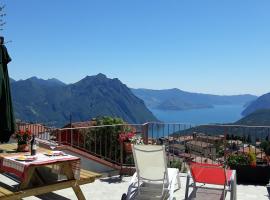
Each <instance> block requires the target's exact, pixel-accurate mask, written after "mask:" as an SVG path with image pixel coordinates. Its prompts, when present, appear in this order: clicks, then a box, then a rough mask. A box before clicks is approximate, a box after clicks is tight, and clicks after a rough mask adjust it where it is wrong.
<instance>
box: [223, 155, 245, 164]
mask: <svg viewBox="0 0 270 200" xmlns="http://www.w3.org/2000/svg"><path fill="white" fill-rule="evenodd" d="M249 163H250V161H249V158H248V156H247V155H243V154H239V155H233V154H232V155H230V156H229V157H228V158H227V164H228V165H229V166H235V165H249Z"/></svg>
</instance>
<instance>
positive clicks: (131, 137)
mask: <svg viewBox="0 0 270 200" xmlns="http://www.w3.org/2000/svg"><path fill="white" fill-rule="evenodd" d="M119 142H120V143H121V144H123V146H124V150H125V152H126V153H132V148H131V144H143V139H142V137H141V136H140V135H137V134H136V133H134V132H127V133H125V132H124V133H120V134H119Z"/></svg>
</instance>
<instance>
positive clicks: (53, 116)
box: [11, 74, 157, 126]
mask: <svg viewBox="0 0 270 200" xmlns="http://www.w3.org/2000/svg"><path fill="white" fill-rule="evenodd" d="M11 88H12V96H13V103H14V111H15V115H16V118H19V119H21V120H24V121H32V122H43V123H46V124H50V125H55V126H63V125H65V124H66V123H68V122H69V120H70V115H71V116H72V121H85V120H89V119H90V118H93V117H98V116H114V117H121V118H123V119H124V120H125V121H127V122H130V123H144V122H147V121H157V119H156V118H155V116H154V115H153V114H152V113H151V112H150V111H149V110H148V109H147V108H146V106H145V104H144V102H143V101H142V100H141V99H139V98H138V97H136V96H135V95H134V94H133V93H132V92H131V91H130V89H129V88H128V87H127V86H126V85H124V84H123V83H121V82H120V81H119V80H118V79H109V78H107V77H106V76H105V75H103V74H98V75H96V76H87V77H85V78H84V79H82V80H80V81H79V82H77V83H74V84H64V83H62V82H61V81H58V80H56V79H49V80H43V79H38V78H36V77H31V78H29V79H26V80H20V81H15V82H12V83H11Z"/></svg>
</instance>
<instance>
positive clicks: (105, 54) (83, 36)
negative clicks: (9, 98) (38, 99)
mask: <svg viewBox="0 0 270 200" xmlns="http://www.w3.org/2000/svg"><path fill="white" fill-rule="evenodd" d="M3 2H5V3H6V12H7V17H6V21H7V25H6V26H5V30H4V31H3V32H2V34H3V35H5V37H6V40H12V41H13V42H12V43H9V44H7V47H8V49H9V51H10V55H11V57H12V58H13V62H12V63H11V64H10V65H9V73H10V76H11V77H13V78H15V79H16V80H18V79H25V78H28V77H31V76H38V77H40V78H44V79H47V78H52V77H55V78H58V79H60V80H62V81H64V82H66V83H72V82H76V81H78V80H80V79H81V78H83V77H85V76H86V75H94V74H97V73H99V72H101V73H104V74H106V75H107V76H108V77H110V78H119V79H120V80H121V81H122V82H124V83H125V84H127V85H128V86H129V87H134V88H152V89H164V88H180V89H183V90H187V91H195V92H204V93H214V94H240V93H241V94H243V93H251V94H257V95H260V94H263V93H266V92H270V87H269V86H270V84H269V83H270V79H269V75H270V67H269V66H270V37H269V36H270V12H269V10H270V1H268V0H252V1H251V0H226V1H225V0H219V1H217V0H163V1H158V0H122V1H120V0H107V1H105V0H95V1H94V0H68V1H67V0H5V1H3Z"/></svg>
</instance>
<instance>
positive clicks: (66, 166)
mask: <svg viewBox="0 0 270 200" xmlns="http://www.w3.org/2000/svg"><path fill="white" fill-rule="evenodd" d="M16 148H17V145H16V144H2V145H0V152H1V153H0V160H2V161H3V158H4V157H5V156H11V155H16V154H17V152H16ZM38 151H39V152H44V151H48V150H46V149H43V148H40V149H39V150H38ZM53 165H58V166H59V167H60V169H61V174H63V175H65V176H66V179H63V180H60V181H59V180H57V179H54V180H52V179H46V176H49V175H46V176H42V175H43V174H44V171H46V172H50V170H51V168H52V164H48V165H29V167H28V170H27V176H26V179H23V180H21V182H20V184H19V187H18V189H19V190H18V191H17V192H14V194H13V195H7V196H5V195H4V198H3V199H19V198H23V197H27V196H35V195H39V194H43V193H48V192H51V191H55V190H60V189H64V188H69V187H72V189H73V190H74V192H75V194H76V196H77V198H78V199H79V200H85V197H84V195H83V193H82V191H81V189H80V186H79V185H80V183H82V184H84V183H91V182H94V180H95V179H96V178H98V177H100V176H101V175H100V174H96V173H93V172H89V171H87V170H83V172H81V176H80V177H81V180H77V179H75V176H74V173H73V170H72V166H71V163H70V162H68V161H61V162H56V163H53ZM50 175H52V174H50ZM0 193H1V188H0ZM5 194H6V192H5ZM0 199H1V200H2V198H1V195H0Z"/></svg>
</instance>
